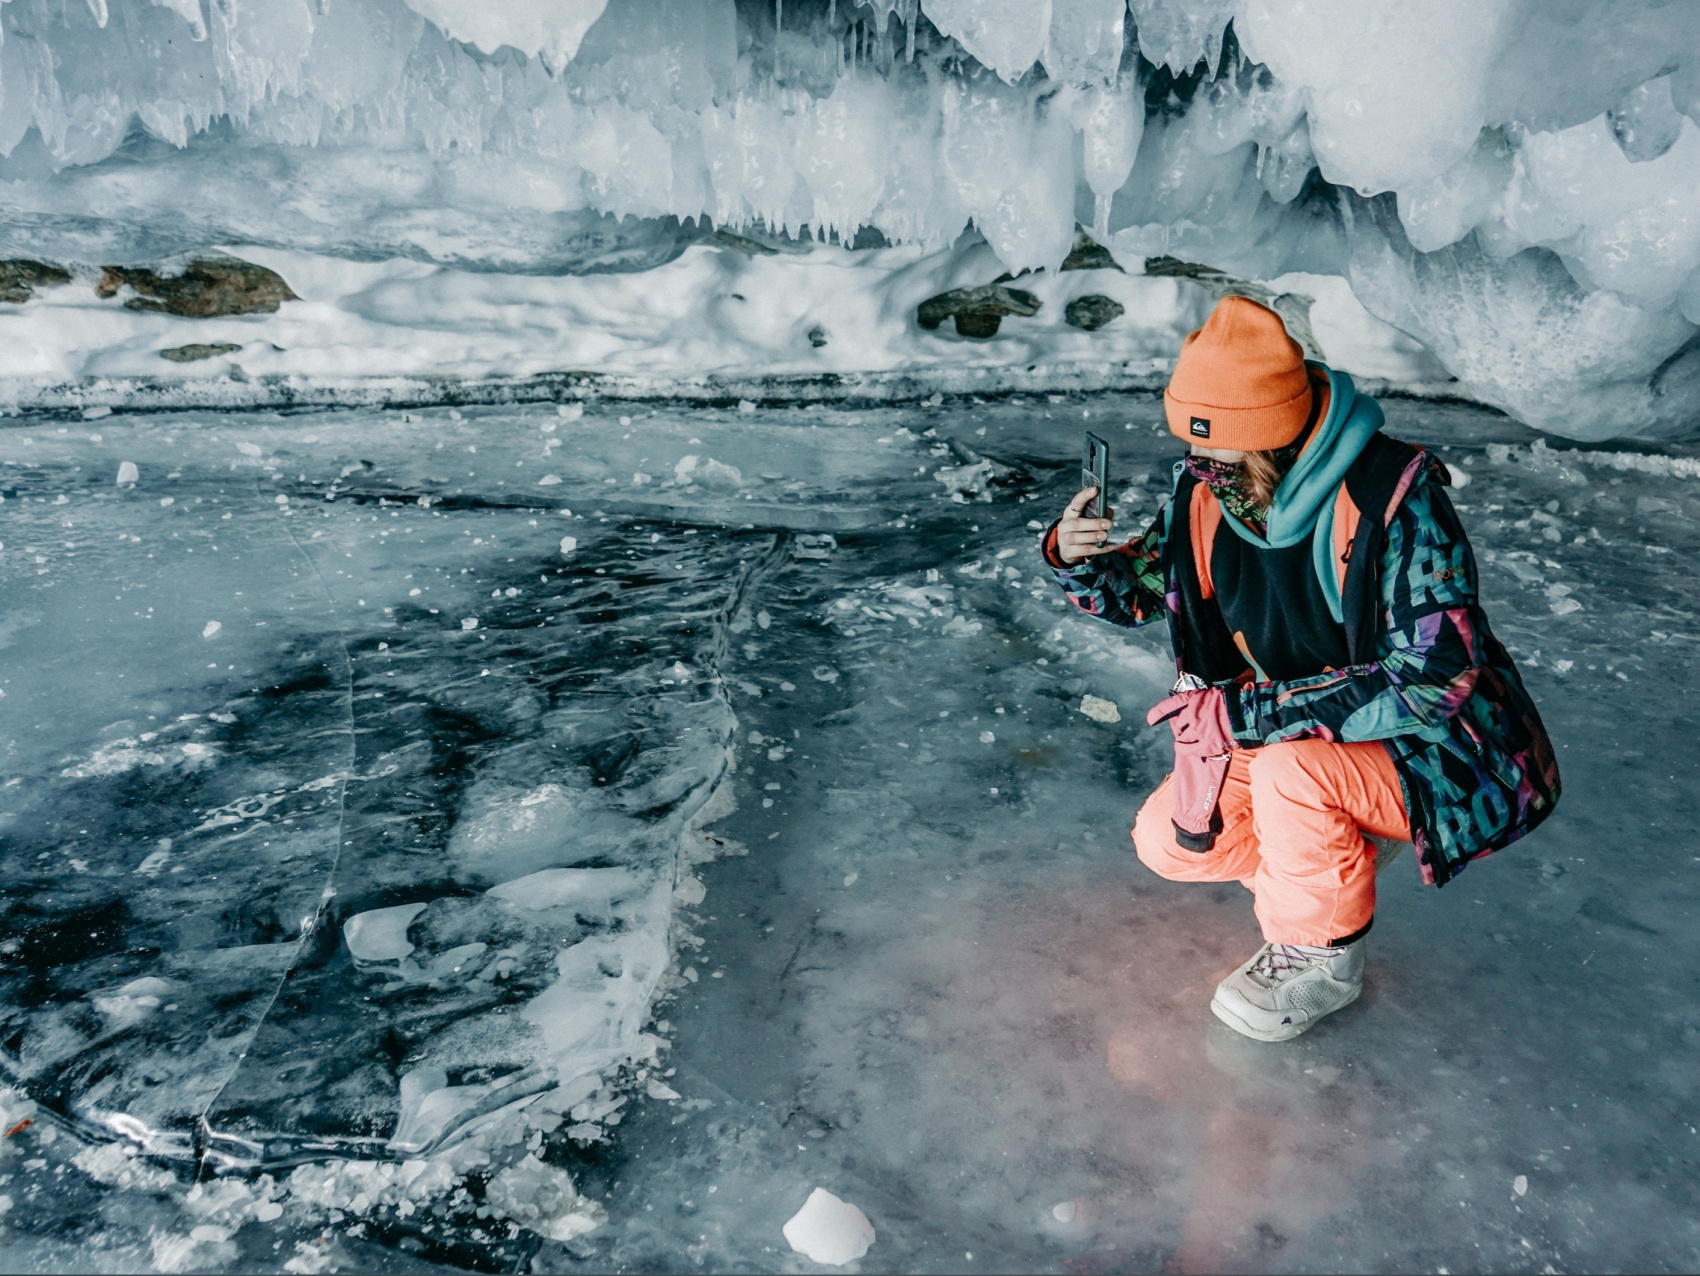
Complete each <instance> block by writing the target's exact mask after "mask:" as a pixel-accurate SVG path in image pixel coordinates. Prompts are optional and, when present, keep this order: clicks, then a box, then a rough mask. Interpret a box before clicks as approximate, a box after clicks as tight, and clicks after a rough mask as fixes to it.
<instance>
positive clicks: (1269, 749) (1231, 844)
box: [1133, 740, 1411, 945]
mask: <svg viewBox="0 0 1700 1276" xmlns="http://www.w3.org/2000/svg"><path fill="white" fill-rule="evenodd" d="M1170 783H1171V780H1170V778H1168V777H1165V778H1164V780H1163V782H1162V783H1161V784H1159V785H1158V786H1157V790H1156V792H1154V793H1153V794H1152V795H1151V796H1150V797H1149V798H1147V799H1146V800H1145V805H1144V806H1142V807H1140V809H1139V816H1138V818H1137V819H1136V820H1135V821H1134V826H1133V844H1134V847H1135V849H1137V850H1138V852H1139V858H1140V859H1141V860H1143V861H1144V862H1145V865H1146V867H1148V868H1150V869H1151V871H1152V872H1154V873H1157V874H1158V875H1159V876H1162V877H1167V878H1169V879H1171V880H1172V881H1177V882H1227V881H1237V882H1240V883H1241V884H1242V885H1244V886H1245V887H1246V888H1247V889H1248V890H1250V891H1251V892H1252V894H1253V895H1254V896H1255V897H1256V903H1255V905H1254V907H1255V910H1256V913H1257V921H1258V924H1259V925H1260V926H1262V928H1263V938H1264V939H1266V940H1268V941H1269V942H1270V943H1276V944H1316V945H1325V944H1331V943H1333V942H1334V941H1335V940H1339V939H1345V938H1347V937H1349V936H1354V935H1356V934H1357V933H1358V932H1359V931H1361V930H1363V929H1364V928H1365V927H1367V926H1368V925H1369V923H1370V919H1371V918H1372V917H1373V916H1374V915H1375V846H1374V844H1373V843H1371V842H1369V841H1368V840H1367V839H1366V838H1365V837H1364V834H1365V833H1373V834H1374V835H1375V836H1377V837H1387V838H1394V839H1397V840H1399V841H1410V839H1411V826H1410V821H1409V819H1408V818H1407V816H1406V814H1405V797H1404V791H1403V789H1402V788H1401V786H1400V784H1399V774H1398V772H1397V771H1395V770H1394V769H1393V759H1392V758H1390V757H1389V756H1388V755H1387V750H1386V749H1385V748H1383V747H1382V746H1381V745H1380V744H1378V743H1375V742H1374V741H1371V742H1368V743H1359V744H1331V743H1329V742H1327V741H1324V740H1290V741H1287V742H1285V743H1283V744H1268V745H1264V746H1263V747H1262V748H1258V749H1238V750H1235V752H1234V755H1233V758H1232V759H1231V760H1230V762H1229V766H1228V778H1227V780H1226V781H1225V782H1224V783H1223V785H1222V796H1221V800H1220V806H1219V807H1218V810H1219V812H1220V814H1221V817H1222V831H1221V832H1220V833H1218V834H1217V835H1216V844H1215V846H1213V847H1212V848H1211V849H1210V850H1208V851H1205V852H1203V853H1199V852H1196V851H1189V850H1187V849H1186V848H1185V847H1183V846H1180V845H1178V844H1176V842H1175V829H1174V825H1173V824H1171V823H1170V819H1169V817H1170V812H1171V811H1172V809H1173V808H1172V805H1171V799H1170V796H1169V785H1170Z"/></svg>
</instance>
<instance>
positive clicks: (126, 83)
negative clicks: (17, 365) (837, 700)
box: [0, 0, 1700, 436]
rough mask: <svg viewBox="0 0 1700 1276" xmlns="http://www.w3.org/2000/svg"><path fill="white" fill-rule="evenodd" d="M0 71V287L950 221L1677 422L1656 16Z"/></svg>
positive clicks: (249, 57)
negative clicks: (243, 249)
mask: <svg viewBox="0 0 1700 1276" xmlns="http://www.w3.org/2000/svg"><path fill="white" fill-rule="evenodd" d="M0 34H3V36H4V40H3V43H0V156H3V158H0V218H3V220H4V227H3V230H0V251H4V252H7V253H10V254H14V255H26V256H35V257H45V258H48V259H51V260H55V261H59V262H65V263H74V262H83V263H96V262H106V261H111V260H129V261H135V260H145V259H154V258H158V257H161V256H165V255H169V254H171V253H179V252H187V251H193V250H199V249H202V248H205V247H207V246H208V245H211V244H217V243H256V244H264V245H270V246H272V247H276V248H288V249H306V250H310V251H315V252H321V253H329V254H333V255H346V256H352V257H358V258H365V259H383V258H389V257H409V258H414V259H420V260H427V261H433V262H439V263H448V264H454V265H457V266H462V267H468V268H473V269H500V270H508V271H515V270H517V271H536V272H540V273H559V272H575V273H576V272H582V271H587V270H605V269H634V268H646V267H648V266H652V265H654V264H656V263H658V262H661V261H665V260H667V259H669V258H670V257H671V256H673V255H676V253H677V252H678V251H680V250H681V249H682V247H683V246H684V245H685V244H686V243H688V242H690V241H691V240H692V239H693V238H694V237H695V236H696V235H698V234H699V233H700V232H699V231H697V230H695V229H693V228H695V227H698V226H700V225H702V224H703V223H704V222H705V220H711V221H712V222H713V223H714V224H716V225H719V226H726V227H731V228H738V227H742V226H749V225H753V224H757V223H760V224H764V225H765V226H767V227H769V228H770V229H774V230H780V231H786V232H791V233H797V232H800V231H802V230H803V229H804V228H807V229H808V230H809V231H810V232H811V233H814V234H820V235H824V236H832V237H837V238H839V239H842V240H845V241H849V240H852V239H854V237H855V235H856V234H857V232H858V231H859V230H862V229H863V228H876V229H878V230H879V231H881V232H883V234H884V235H885V236H886V238H887V239H889V240H893V241H906V242H911V243H918V244H921V245H923V246H926V247H928V248H933V249H938V248H943V247H944V246H946V245H947V244H950V243H951V242H953V241H955V240H956V239H957V237H958V236H959V234H960V233H961V232H962V231H963V229H964V228H965V227H967V226H969V225H970V224H972V225H973V226H975V227H977V228H978V230H979V231H980V232H981V233H982V234H983V235H984V236H985V237H986V239H987V240H988V242H989V243H990V244H991V245H992V248H993V250H994V251H995V252H996V253H997V255H998V257H999V258H1000V260H1001V262H1002V264H1003V265H1004V266H1006V267H1007V268H1008V269H1010V270H1012V271H1019V270H1022V269H1027V268H1054V267H1056V266H1057V265H1058V264H1059V263H1060V262H1061V260H1062V258H1063V256H1064V255H1065V254H1066V253H1067V252H1068V251H1069V248H1070V246H1071V245H1072V243H1073V237H1074V228H1075V224H1076V222H1079V223H1080V224H1082V225H1085V226H1087V227H1089V228H1092V229H1094V230H1096V232H1097V234H1098V236H1099V237H1100V238H1101V239H1103V240H1105V241H1106V242H1107V243H1108V244H1109V246H1110V247H1111V248H1112V249H1113V250H1114V251H1115V252H1116V253H1117V255H1118V256H1119V257H1120V258H1121V259H1122V261H1123V263H1124V264H1125V265H1128V266H1133V265H1134V263H1135V260H1136V259H1137V258H1140V257H1145V256H1155V255H1163V254H1169V255H1175V256H1180V257H1183V258H1188V259H1191V260H1194V261H1198V262H1203V263H1207V264H1210V265H1213V266H1217V267H1220V268H1223V269H1226V270H1229V271H1231V272H1233V273H1236V274H1239V275H1242V276H1248V277H1261V278H1273V277H1275V276H1277V275H1279V274H1282V273H1284V272H1289V271H1295V270H1297V271H1305V272H1310V273H1313V274H1337V275H1343V276H1345V277H1346V278H1348V279H1350V280H1351V281H1352V283H1353V286H1354V287H1355V288H1357V289H1358V290H1359V292H1360V297H1361V299H1362V300H1363V301H1364V302H1365V304H1366V305H1367V306H1368V307H1369V308H1370V309H1371V310H1372V311H1373V312H1375V313H1377V314H1378V315H1380V316H1381V317H1383V318H1385V319H1388V320H1390V321H1392V322H1394V323H1396V324H1398V325H1400V326H1401V327H1404V328H1405V330H1406V331H1407V332H1410V333H1411V334H1412V335H1414V336H1416V337H1418V338H1419V339H1421V340H1422V341H1424V342H1425V343H1426V344H1428V345H1429V346H1430V348H1431V349H1432V350H1433V351H1434V352H1435V353H1436V355H1437V356H1438V357H1439V358H1440V359H1441V360H1442V361H1443V362H1444V363H1445V364H1446V366H1447V367H1448V369H1449V370H1450V371H1451V373H1452V374H1453V375H1455V376H1457V377H1458V378H1459V379H1460V381H1461V382H1462V389H1464V390H1465V391H1467V392H1469V393H1473V394H1475V395H1477V396H1478V397H1480V398H1483V399H1485V400H1487V401H1489V402H1493V403H1497V404H1499V405H1501V406H1504V407H1506V408H1507V409H1508V410H1510V411H1512V412H1513V413H1514V414H1516V415H1518V416H1520V417H1522V418H1524V419H1525V420H1528V421H1530V422H1532V423H1535V424H1537V425H1541V426H1543V427H1545V428H1549V429H1553V430H1558V431H1561V432H1568V433H1572V434H1586V435H1593V436H1599V435H1605V434H1611V433H1617V432H1641V433H1653V434H1658V433H1664V434H1670V433H1673V432H1677V431H1681V430H1683V429H1685V428H1686V427H1687V426H1688V424H1689V422H1690V421H1691V420H1692V418H1693V416H1694V409H1695V404H1694V402H1693V401H1692V400H1689V399H1688V398H1686V397H1685V396H1684V395H1683V394H1681V393H1679V392H1678V387H1679V386H1681V385H1684V384H1686V378H1687V375H1688V374H1687V373H1686V371H1685V369H1686V367H1687V363H1688V361H1689V359H1690V358H1692V357H1696V356H1695V355H1694V354H1693V352H1692V351H1690V349H1689V342H1690V340H1691V339H1692V338H1693V337H1694V336H1695V335H1696V333H1700V326H1697V324H1700V273H1697V272H1700V214H1696V212H1695V211H1694V210H1695V209H1696V208H1697V207H1700V203H1697V200H1696V195H1697V194H1700V125H1697V124H1696V122H1695V120H1696V118H1697V117H1700V9H1697V8H1696V7H1695V6H1691V5H1670V4H1658V3H1654V2H1653V0H1634V2H1631V3H1606V2H1605V0H1553V2H1550V3H1541V4H1535V3H1533V2H1532V0H1478V2H1477V3H1471V4H1465V3H1462V0H1435V3H1430V4H1423V5H1410V4H1406V3H1397V2H1395V0H1373V2H1371V0H1323V2H1320V3H1306V4H1299V3H1296V0H1209V3H1203V2H1200V0H1193V2H1190V3H1181V2H1179V0H1130V2H1129V3H1128V4H1125V5H1124V4H1123V2H1122V0H1038V2H1029V0H1019V2H1018V3H1017V2H1013V0H860V2H856V0H846V2H845V3H842V4H840V3H837V2H836V0H792V3H791V4H789V5H786V6H785V7H784V8H783V9H781V8H780V7H779V6H778V5H776V4H774V3H773V2H772V0H570V2H561V3H556V2H554V0H526V2H525V3H515V4H509V5H502V6H491V5H487V4H480V3H474V2H473V0H335V2H334V3H329V4H322V3H317V2H316V0H272V2H270V3H267V4H264V5H238V4H234V3H231V2H230V0H205V2H204V3H203V0H107V2H106V3H97V4H84V5H75V4H61V3H57V2H55V0H10V3H4V4H0ZM621 219H623V220H621ZM679 223H684V224H685V226H684V228H683V229H681V227H680V225H679ZM1431 256H1432V257H1433V258H1434V260H1432V261H1431V260H1429V258H1430V257H1431ZM1462 262H1468V263H1471V264H1470V265H1469V267H1468V269H1464V268H1462V267H1461V266H1460V265H1459V263H1462ZM1417 280H1421V281H1423V282H1421V283H1420V285H1419V284H1418V283H1417V282H1416V281H1417ZM1510 297H1514V298H1517V299H1518V300H1517V301H1516V303H1515V304H1514V305H1513V306H1512V310H1513V312H1514V314H1513V316H1511V317H1510V318H1506V317H1505V316H1502V315H1501V314H1500V311H1501V309H1502V308H1503V307H1502V301H1503V299H1504V298H1510ZM1419 299H1420V300H1419ZM1495 299H1500V300H1495ZM1584 314H1585V315H1594V316H1598V321H1592V320H1590V321H1587V322H1577V321H1575V316H1578V315H1584ZM1484 316H1486V318H1484ZM1561 316H1571V317H1570V318H1562V317H1561ZM1525 320H1527V321H1526V322H1525ZM1577 340H1585V341H1586V344H1585V345H1584V346H1581V347H1577V346H1575V345H1574V344H1573V343H1574V342H1576V341H1577ZM1649 369H1651V370H1649ZM1531 387H1538V388H1531Z"/></svg>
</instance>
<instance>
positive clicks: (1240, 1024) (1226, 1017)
mask: <svg viewBox="0 0 1700 1276" xmlns="http://www.w3.org/2000/svg"><path fill="white" fill-rule="evenodd" d="M1362 995H1363V989H1362V988H1361V987H1359V988H1356V989H1354V990H1353V992H1352V995H1351V996H1350V997H1348V998H1346V1000H1344V1001H1342V1002H1341V1003H1340V1004H1339V1005H1338V1006H1335V1007H1334V1009H1333V1010H1330V1011H1329V1012H1328V1015H1332V1014H1337V1013H1338V1012H1340V1011H1342V1010H1344V1009H1345V1008H1346V1007H1347V1006H1349V1005H1351V1004H1352V1003H1353V1002H1354V1001H1356V1000H1357V999H1358V998H1359V997H1360V996H1362ZM1210 1013H1211V1014H1213V1015H1215V1016H1216V1017H1217V1018H1218V1019H1220V1020H1221V1021H1222V1022H1223V1023H1225V1024H1227V1025H1228V1027H1230V1028H1232V1029H1233V1030H1234V1031H1235V1032H1237V1033H1239V1034H1240V1035H1241V1036H1242V1037H1250V1038H1251V1039H1252V1040H1253V1041H1271V1042H1273V1041H1291V1040H1292V1039H1293V1038H1294V1037H1297V1036H1301V1035H1302V1034H1304V1033H1306V1032H1309V1031H1310V1030H1311V1029H1312V1028H1314V1027H1315V1026H1316V1025H1317V1024H1319V1023H1321V1022H1322V1021H1323V1020H1324V1019H1326V1018H1328V1015H1318V1016H1317V1017H1316V1018H1315V1019H1307V1020H1305V1021H1304V1022H1303V1023H1297V1024H1283V1025H1282V1026H1281V1027H1279V1028H1273V1029H1264V1028H1254V1027H1252V1026H1251V1025H1250V1024H1249V1023H1247V1022H1246V1021H1245V1020H1244V1019H1241V1018H1240V1017H1239V1016H1238V1015H1236V1014H1235V1013H1234V1012H1233V1011H1232V1010H1229V1009H1228V1008H1227V1007H1226V1006H1224V1005H1223V1004H1222V1003H1221V1002H1220V1001H1218V1000H1217V999H1216V998H1215V997H1212V998H1211V999H1210Z"/></svg>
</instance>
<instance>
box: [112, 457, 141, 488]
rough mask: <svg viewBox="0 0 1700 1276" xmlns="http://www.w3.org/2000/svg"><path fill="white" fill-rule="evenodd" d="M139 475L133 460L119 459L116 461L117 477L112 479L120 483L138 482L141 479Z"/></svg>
mask: <svg viewBox="0 0 1700 1276" xmlns="http://www.w3.org/2000/svg"><path fill="white" fill-rule="evenodd" d="M141 477H142V475H141V471H139V470H138V469H136V463H135V462H134V461H120V462H119V463H118V477H117V479H116V480H114V481H115V482H117V483H120V484H122V483H138V482H140V481H141Z"/></svg>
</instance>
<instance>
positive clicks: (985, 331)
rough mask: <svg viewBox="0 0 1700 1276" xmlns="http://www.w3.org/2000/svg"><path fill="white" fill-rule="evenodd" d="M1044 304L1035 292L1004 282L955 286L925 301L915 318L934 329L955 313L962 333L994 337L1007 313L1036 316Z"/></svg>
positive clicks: (959, 331) (957, 328)
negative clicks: (964, 286) (1011, 286)
mask: <svg viewBox="0 0 1700 1276" xmlns="http://www.w3.org/2000/svg"><path fill="white" fill-rule="evenodd" d="M1042 304H1043V303H1042V302H1041V301H1040V300H1039V299H1038V298H1037V297H1035V296H1034V295H1033V294H1032V293H1030V292H1023V291H1022V290H1021V289H1019V288H1006V287H1004V286H1003V285H1002V284H983V285H982V286H980V287H978V288H953V289H951V290H950V291H949V292H941V293H940V294H939V295H938V296H936V297H928V298H927V299H926V300H925V301H923V302H922V303H921V305H920V307H919V309H918V310H916V312H915V321H916V322H917V323H919V324H920V325H921V326H922V327H923V328H928V329H932V328H936V327H938V326H939V325H940V324H941V323H943V322H944V321H945V320H946V319H949V318H951V317H952V316H954V317H955V319H956V331H957V333H958V334H959V335H961V336H964V337H995V336H997V332H998V325H999V324H1001V323H1002V322H1003V317H1004V316H1005V315H1021V316H1023V317H1026V316H1028V315H1035V314H1038V313H1039V307H1040V306H1041V305H1042Z"/></svg>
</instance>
